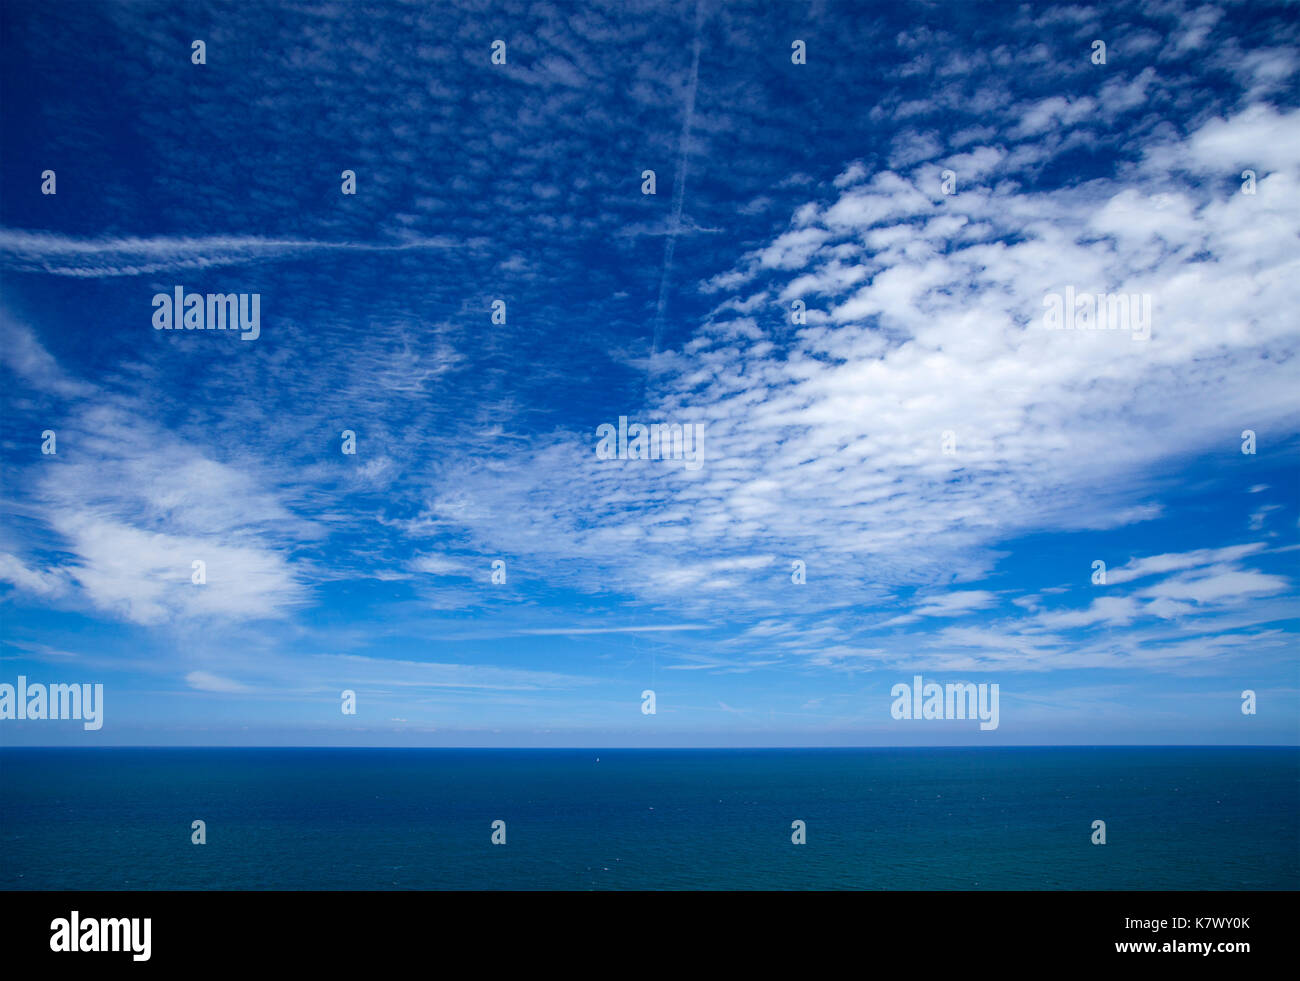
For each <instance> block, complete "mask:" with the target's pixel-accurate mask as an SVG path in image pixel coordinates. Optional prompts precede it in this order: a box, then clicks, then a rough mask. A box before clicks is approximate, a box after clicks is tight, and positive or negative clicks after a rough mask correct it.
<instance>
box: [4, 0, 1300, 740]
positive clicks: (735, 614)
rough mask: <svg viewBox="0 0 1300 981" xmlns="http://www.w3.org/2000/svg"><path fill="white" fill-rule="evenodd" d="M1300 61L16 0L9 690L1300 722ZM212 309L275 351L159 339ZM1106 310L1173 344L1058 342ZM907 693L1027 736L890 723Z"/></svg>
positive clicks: (1201, 11)
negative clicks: (626, 433) (666, 435)
mask: <svg viewBox="0 0 1300 981" xmlns="http://www.w3.org/2000/svg"><path fill="white" fill-rule="evenodd" d="M196 39H201V40H203V41H204V43H205V45H206V63H204V64H194V63H193V61H192V43H193V41H195V40H196ZM1298 39H1300V18H1298V17H1297V8H1296V7H1295V6H1294V5H1291V6H1272V5H1270V4H1267V3H1243V4H1227V5H1216V6H1208V5H1201V4H1199V3H1196V2H1190V3H1180V2H1163V0H1160V2H1148V3H1130V2H1126V3H1122V4H1114V5H1097V4H1094V5H1059V6H1052V5H1046V4H1033V5H1017V4H1013V3H996V4H975V3H960V2H945V3H889V4H874V3H873V4H866V3H852V4H850V3H832V2H826V3H820V2H809V3H805V2H768V3H739V2H722V0H701V2H698V3H697V2H695V0H690V2H683V3H668V2H655V3H637V2H624V0H619V2H610V3H608V4H598V3H592V2H589V0H582V2H576V0H575V2H573V3H561V4H557V5H547V4H541V3H517V4H510V3H507V4H503V3H496V2H486V0H485V2H474V3H459V4H454V3H441V2H440V3H437V4H431V3H423V2H422V3H374V4H362V3H343V4H328V3H315V2H311V3H276V4H274V5H271V4H268V3H265V2H249V3H240V4H216V3H202V2H199V3H186V4H177V3H162V4H159V3H149V2H130V3H100V2H96V3H82V2H77V3H72V2H54V3H51V2H44V0H43V2H40V3H36V2H31V0H7V2H6V3H4V4H3V6H2V7H0V384H2V385H3V394H2V395H0V398H2V399H3V412H2V414H0V420H2V421H0V454H2V459H0V465H2V469H0V499H2V502H3V522H2V525H0V620H2V622H0V682H6V683H10V684H12V683H14V682H15V681H16V679H17V677H18V676H19V675H24V676H26V677H27V679H28V681H29V683H40V682H44V683H52V682H59V683H72V682H78V683H80V682H84V683H103V684H104V686H105V696H104V697H105V704H104V725H103V728H102V729H100V730H98V731H96V732H87V731H85V730H84V729H83V727H82V725H81V724H80V723H78V722H75V721H67V722H53V721H40V722H33V721H26V722H19V721H5V722H3V723H0V727H2V728H0V742H3V743H4V744H9V745H15V744H76V745H83V744H100V743H102V744H112V743H141V744H214V745H215V744H274V745H358V746H363V745H394V746H405V745H413V746H414V745H429V746H476V745H477V746H793V745H826V746H841V745H912V744H969V745H998V744H1055V743H1089V744H1091V743H1198V744H1212V743H1296V742H1297V741H1300V676H1298V672H1297V667H1298V663H1300V660H1298V649H1297V634H1296V632H1297V626H1298V623H1297V621H1298V619H1300V603H1298V600H1300V593H1298V592H1297V573H1298V571H1300V570H1298V568H1297V557H1298V556H1300V549H1298V547H1297V537H1298V536H1297V530H1298V529H1300V495H1298V494H1297V489H1298V484H1300V481H1298V480H1297V475H1298V474H1300V360H1297V355H1298V354H1300V352H1298V351H1297V348H1298V347H1300V240H1298V234H1300V186H1298V185H1300V108H1297V107H1298V104H1300V73H1298V72H1297V69H1298V68H1300V44H1298ZM495 40H503V41H504V42H505V44H506V63H505V64H493V63H492V57H491V56H492V43H493V42H494V41H495ZM796 40H801V41H803V42H804V44H805V47H806V63H805V64H797V63H795V61H796V60H797V59H795V58H792V51H793V49H792V44H793V43H794V42H795V41H796ZM1096 40H1102V41H1104V42H1105V45H1106V57H1105V63H1104V64H1099V63H1096V58H1095V56H1094V45H1093V42H1094V41H1096ZM47 170H48V171H54V172H55V174H56V180H57V184H56V188H57V190H56V193H54V194H46V193H42V184H43V177H42V174H43V173H44V172H45V171H47ZM345 170H351V171H353V172H354V173H355V175H356V193H355V194H354V195H353V194H344V193H342V180H341V175H342V173H343V172H344V171H345ZM647 170H653V171H654V172H655V177H656V193H655V194H653V195H650V194H645V193H643V184H644V181H643V173H644V172H645V171H647ZM1248 170H1249V171H1251V172H1252V173H1253V175H1254V177H1253V180H1252V181H1247V180H1246V179H1244V178H1243V172H1244V171H1248ZM945 171H948V172H951V175H952V177H951V178H950V179H949V182H950V187H949V189H950V190H953V191H954V192H955V193H945V191H944V188H943V185H944V181H945V174H944V172H945ZM1248 184H1251V186H1249V187H1247V185H1248ZM1249 191H1253V192H1254V193H1248V192H1249ZM177 286H180V287H183V288H184V290H185V291H187V292H198V293H247V294H254V293H256V294H259V295H260V298H261V300H260V312H261V325H260V336H259V337H258V338H257V339H256V340H244V339H242V338H241V337H240V336H239V334H238V333H234V332H218V331H184V330H180V331H163V330H155V329H154V327H153V324H152V317H153V314H154V309H153V306H152V299H153V297H154V295H155V294H158V293H167V294H170V293H172V291H173V290H174V289H175V288H176V287H177ZM1067 288H1070V289H1073V290H1074V291H1076V292H1079V293H1111V294H1120V293H1122V294H1126V295H1127V294H1138V295H1143V294H1145V295H1148V296H1150V298H1151V303H1152V311H1153V313H1152V323H1151V331H1150V337H1149V339H1146V340H1137V339H1135V338H1134V336H1133V334H1132V332H1131V331H1115V330H1112V331H1068V332H1067V331H1049V330H1044V329H1042V326H1041V325H1042V320H1043V314H1044V309H1045V307H1044V301H1045V297H1047V296H1049V295H1050V294H1054V293H1057V294H1063V293H1064V291H1065V290H1066V289H1067ZM495 300H504V301H505V304H506V311H507V314H506V322H505V323H493V319H492V305H493V302H494V301H495ZM796 301H802V304H803V306H804V308H805V309H806V314H805V315H804V317H803V320H804V321H805V322H803V323H799V322H798V320H799V318H798V317H797V316H795V315H794V314H793V311H794V310H795V309H796V306H797V304H796ZM620 416H624V417H627V419H628V420H629V422H641V423H654V422H662V423H678V424H684V425H685V424H690V425H702V426H703V427H704V439H703V443H702V465H701V466H700V467H699V468H698V469H693V470H692V469H688V468H687V467H685V466H684V465H683V463H682V462H681V461H662V460H661V461H645V460H619V459H616V460H604V459H599V458H598V457H597V454H596V431H597V428H598V427H599V426H601V425H602V424H606V423H608V424H612V425H615V426H617V425H618V422H619V418H620ZM47 430H48V431H53V432H54V433H55V436H56V452H54V453H53V454H50V453H43V452H42V444H43V439H44V438H43V435H42V434H43V433H44V432H46V431H47ZM345 430H350V431H352V432H354V433H355V434H356V452H355V454H346V453H344V452H343V451H342V446H343V440H342V434H343V432H344V431H345ZM1247 430H1249V431H1251V432H1252V433H1254V434H1255V435H1254V440H1255V445H1254V450H1255V452H1253V453H1246V452H1243V442H1244V439H1243V433H1244V432H1245V431H1247ZM945 435H947V437H948V441H947V444H946V445H945ZM945 449H947V450H948V451H949V452H945ZM195 560H201V561H202V562H204V563H205V565H206V579H207V581H206V583H204V584H195V583H194V582H192V581H191V580H192V563H193V562H194V561H195ZM498 560H499V561H501V562H503V563H504V569H505V582H504V583H500V582H498V583H494V582H493V581H492V568H493V563H494V562H495V561H498ZM1096 561H1102V562H1104V563H1105V566H1106V581H1105V583H1104V584H1102V583H1094V581H1093V579H1094V571H1093V569H1094V562H1096ZM795 562H802V563H803V564H804V567H805V568H806V582H803V583H797V582H795V581H793V579H794V578H797V577H796V576H794V575H793V572H792V570H793V569H794V563H795ZM917 674H920V675H922V676H924V677H925V679H926V680H927V681H930V680H934V681H939V682H957V681H969V682H974V683H996V684H998V685H999V686H1000V691H1001V709H1000V716H1001V718H1000V725H999V727H998V728H997V729H996V730H993V731H986V732H982V731H980V729H979V726H978V724H977V723H973V722H969V721H966V722H962V721H954V722H939V721H927V722H919V721H900V720H895V719H893V718H891V716H890V711H889V709H890V704H891V698H890V689H891V687H892V686H893V685H895V684H897V683H899V682H910V681H911V680H912V678H913V677H914V676H915V675H917ZM345 689H347V690H352V691H355V692H356V694H357V712H356V714H355V715H353V716H349V715H344V714H343V713H342V711H341V709H340V692H342V691H343V690H345ZM647 689H651V690H653V691H654V692H655V693H656V707H657V711H656V713H655V714H653V715H646V714H643V712H642V711H641V708H642V698H641V696H642V692H643V691H644V690H647ZM1247 689H1249V690H1252V691H1254V692H1255V693H1256V696H1257V699H1258V712H1257V714H1256V715H1253V716H1250V715H1245V714H1243V712H1242V711H1241V704H1242V697H1241V694H1242V692H1243V691H1244V690H1247Z"/></svg>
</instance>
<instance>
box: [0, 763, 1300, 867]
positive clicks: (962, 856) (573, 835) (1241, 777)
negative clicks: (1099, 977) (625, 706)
mask: <svg viewBox="0 0 1300 981" xmlns="http://www.w3.org/2000/svg"><path fill="white" fill-rule="evenodd" d="M196 820H201V821H203V822H205V832H206V843H205V844H202V845H197V844H193V843H192V841H191V835H192V834H193V832H192V830H191V829H192V824H193V822H194V821H196ZM495 821H503V822H505V827H504V834H505V844H493V843H492V836H493V827H492V825H493V822H495ZM795 821H802V822H804V826H805V829H806V830H805V835H806V843H805V844H794V843H792V841H791V836H792V834H794V832H793V831H792V823H793V822H795ZM1094 821H1104V822H1105V833H1106V843H1105V844H1104V845H1100V844H1093V843H1092V838H1093V835H1094V831H1093V823H1094ZM1298 829H1300V748H1296V747H1263V748H1254V747H1250V748H1247V747H1131V748H1125V747H1103V748H1086V747H1055V748H993V749H990V748H962V749H958V748H951V749H928V748H925V749H922V748H908V749H791V750H776V749H771V750H769V749H756V750H736V749H724V750H715V749H702V750H630V749H600V750H588V749H581V750H491V749H478V750H464V749H226V748H176V749H160V748H103V749H19V748H8V749H0V888H4V889H92V890H100V889H129V890H150V889H244V890H257V889H294V890H314V889H510V890H518V889H525V890H527V889H552V890H553V889H563V890H575V889H576V890H593V889H594V890H603V889H653V890H665V889H742V890H753V889H781V890H787V889H869V890H891V889H920V890H932V889H953V890H983V889H1034V890H1040V889H1046V890H1077V889H1162V890H1163V889H1170V890H1226V889H1247V890H1250V889H1296V888H1298V887H1300V835H1298Z"/></svg>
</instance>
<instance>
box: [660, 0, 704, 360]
mask: <svg viewBox="0 0 1300 981" xmlns="http://www.w3.org/2000/svg"><path fill="white" fill-rule="evenodd" d="M703 23H704V0H696V3H695V45H694V51H693V54H692V56H691V80H690V82H689V84H688V85H687V86H686V114H685V115H684V117H683V118H682V135H681V139H680V141H679V143H678V146H679V148H680V153H679V156H678V159H677V177H676V179H675V180H674V181H673V212H672V217H671V218H669V220H668V236H667V238H665V239H664V268H663V274H662V275H661V276H660V277H659V302H658V304H657V305H656V307H655V330H654V340H653V342H652V343H651V346H650V361H651V362H653V361H654V356H655V354H656V353H657V352H658V350H659V342H660V341H661V340H662V338H663V330H664V308H665V307H666V306H667V305H668V280H669V278H670V277H671V276H672V271H673V252H674V251H675V250H676V248H677V232H678V231H679V230H680V228H681V225H682V204H683V198H684V197H685V195H686V158H687V146H688V144H689V142H690V138H691V120H692V119H693V117H694V116H695V90H696V89H697V88H698V87H699V83H700V28H701V26H702V25H703ZM651 367H652V365H651V364H647V365H646V385H647V386H648V385H649V383H650V371H651Z"/></svg>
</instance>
